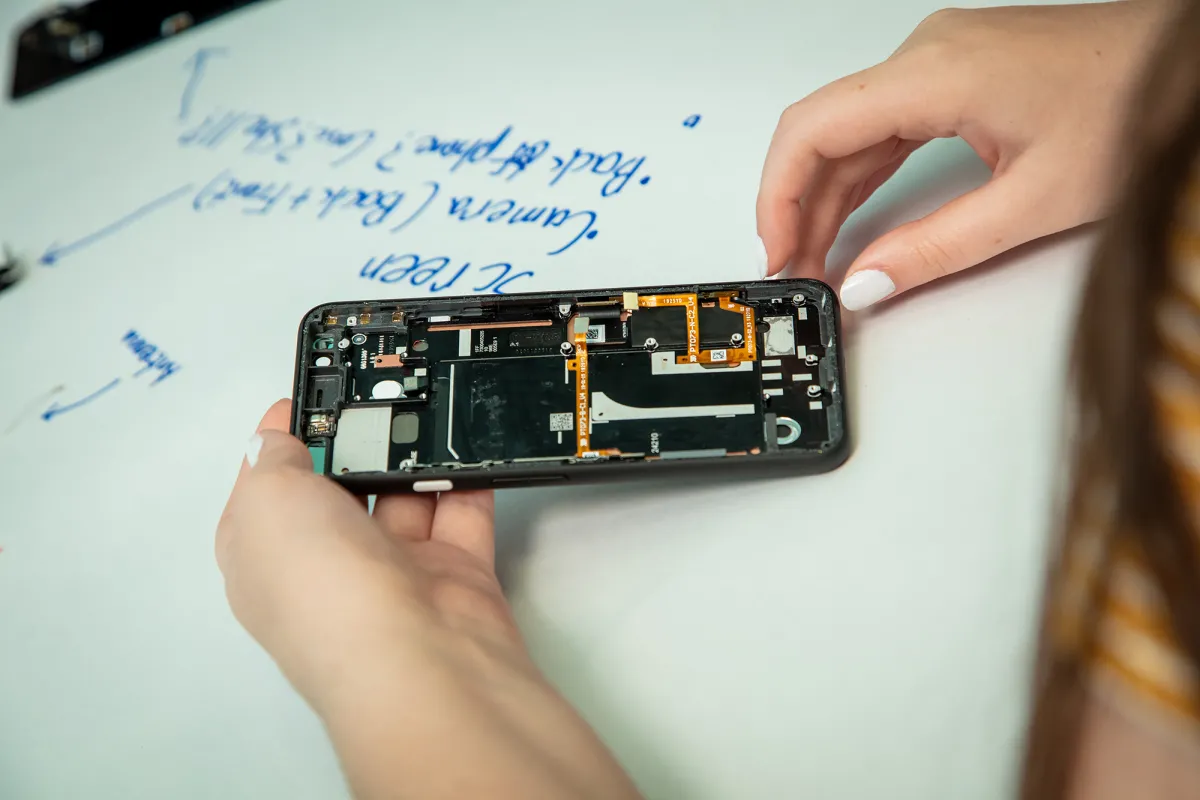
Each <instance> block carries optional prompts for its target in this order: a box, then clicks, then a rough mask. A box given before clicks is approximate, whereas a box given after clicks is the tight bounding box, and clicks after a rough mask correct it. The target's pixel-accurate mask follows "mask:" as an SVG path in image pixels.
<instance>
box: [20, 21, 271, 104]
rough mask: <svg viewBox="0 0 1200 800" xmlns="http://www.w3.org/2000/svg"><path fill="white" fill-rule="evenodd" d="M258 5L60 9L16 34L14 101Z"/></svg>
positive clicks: (27, 25) (30, 23)
mask: <svg viewBox="0 0 1200 800" xmlns="http://www.w3.org/2000/svg"><path fill="white" fill-rule="evenodd" d="M254 2H259V0H137V2H130V0H93V2H90V3H82V4H79V5H75V6H60V7H58V8H55V9H53V10H51V11H50V12H49V13H47V14H44V15H42V16H40V17H37V18H35V19H33V20H31V21H30V22H29V23H28V24H26V25H25V26H24V27H23V28H21V29H20V30H19V31H17V33H16V40H17V42H16V44H17V46H16V47H15V48H14V51H15V52H16V63H15V64H14V67H13V73H12V75H13V79H12V87H11V92H10V93H11V96H12V98H13V99H14V100H18V99H20V98H22V97H26V96H27V95H30V94H33V93H34V92H37V91H40V90H42V89H46V88H48V87H50V86H53V85H55V84H56V83H60V82H62V81H65V80H68V79H70V78H73V77H75V76H77V75H81V74H83V73H84V72H87V71H89V70H91V69H95V68H96V67H98V66H100V65H101V64H106V63H108V62H110V61H113V60H114V59H117V58H120V57H121V56H123V55H127V54H129V53H132V52H133V51H135V50H138V49H140V48H142V47H145V46H147V45H151V44H154V43H155V42H158V41H161V40H163V39H166V38H169V37H171V36H175V35H177V34H180V33H183V32H184V31H186V30H189V29H191V28H193V27H195V26H196V25H200V24H203V23H205V22H208V21H210V20H212V19H215V18H216V17H219V16H221V15H223V14H227V13H229V12H230V11H234V10H236V9H238V8H241V7H243V6H247V5H250V4H251V3H254Z"/></svg>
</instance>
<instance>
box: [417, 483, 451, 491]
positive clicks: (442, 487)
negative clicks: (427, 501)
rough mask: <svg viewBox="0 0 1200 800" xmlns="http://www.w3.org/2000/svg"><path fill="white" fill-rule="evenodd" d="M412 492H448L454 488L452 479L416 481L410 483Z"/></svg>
mask: <svg viewBox="0 0 1200 800" xmlns="http://www.w3.org/2000/svg"><path fill="white" fill-rule="evenodd" d="M412 488H413V491H414V492H448V491H450V490H451V489H453V488H454V482H453V481H417V482H415V483H414V484H413V485H412Z"/></svg>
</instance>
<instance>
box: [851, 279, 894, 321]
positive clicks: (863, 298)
mask: <svg viewBox="0 0 1200 800" xmlns="http://www.w3.org/2000/svg"><path fill="white" fill-rule="evenodd" d="M894 291H896V284H894V283H892V279H891V278H889V277H888V274H887V273H886V272H880V271H879V270H877V269H864V270H860V271H859V272H856V273H854V274H853V275H851V276H850V277H849V278H846V280H845V281H844V282H843V283H842V291H841V296H842V306H843V307H844V308H845V309H846V310H847V311H858V310H859V309H860V308H866V307H867V306H869V305H874V304H875V303H878V302H879V301H880V300H882V299H883V298H885V297H887V296H888V295H890V294H891V293H892V292H894Z"/></svg>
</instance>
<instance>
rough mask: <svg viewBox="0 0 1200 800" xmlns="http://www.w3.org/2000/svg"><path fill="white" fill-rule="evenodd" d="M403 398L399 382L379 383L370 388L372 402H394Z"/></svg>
mask: <svg viewBox="0 0 1200 800" xmlns="http://www.w3.org/2000/svg"><path fill="white" fill-rule="evenodd" d="M403 396H404V387H403V386H401V385H400V382H399V381H380V382H379V383H377V384H375V385H374V386H372V387H371V399H372V400H395V399H396V398H397V397H403Z"/></svg>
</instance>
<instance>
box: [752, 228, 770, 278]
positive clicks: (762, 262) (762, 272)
mask: <svg viewBox="0 0 1200 800" xmlns="http://www.w3.org/2000/svg"><path fill="white" fill-rule="evenodd" d="M754 241H755V242H757V243H758V244H757V246H756V247H755V250H754V265H755V267H756V268H757V269H758V277H759V278H766V277H767V246H766V245H765V244H763V240H762V237H761V236H759V237H755V239H754Z"/></svg>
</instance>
